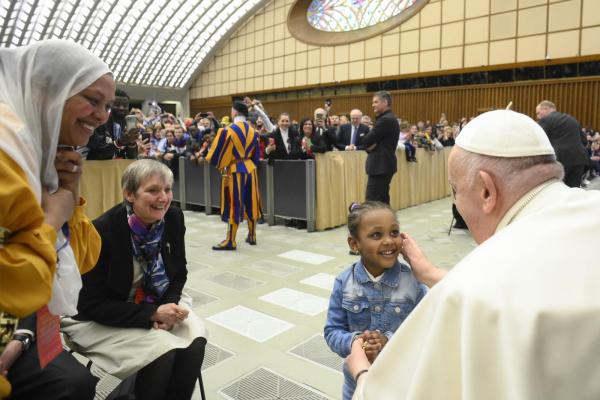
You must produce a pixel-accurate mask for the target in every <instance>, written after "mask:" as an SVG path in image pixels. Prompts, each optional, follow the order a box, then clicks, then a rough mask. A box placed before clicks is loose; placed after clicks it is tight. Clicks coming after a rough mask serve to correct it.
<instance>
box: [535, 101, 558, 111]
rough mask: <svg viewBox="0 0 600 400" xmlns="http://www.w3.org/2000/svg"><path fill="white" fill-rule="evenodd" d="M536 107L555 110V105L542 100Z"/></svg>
mask: <svg viewBox="0 0 600 400" xmlns="http://www.w3.org/2000/svg"><path fill="white" fill-rule="evenodd" d="M537 106H538V107H540V108H549V109H551V110H556V104H554V103H553V102H551V101H550V100H543V101H541V102H540V104H538V105H537ZM536 108H537V107H536Z"/></svg>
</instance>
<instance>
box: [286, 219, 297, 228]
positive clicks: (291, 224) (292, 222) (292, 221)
mask: <svg viewBox="0 0 600 400" xmlns="http://www.w3.org/2000/svg"><path fill="white" fill-rule="evenodd" d="M297 225H298V223H297V222H296V220H295V219H290V220H289V221H288V222H286V223H285V226H287V227H288V228H295V227H296V226H297Z"/></svg>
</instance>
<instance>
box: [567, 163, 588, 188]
mask: <svg viewBox="0 0 600 400" xmlns="http://www.w3.org/2000/svg"><path fill="white" fill-rule="evenodd" d="M584 170H585V166H583V165H573V166H570V167H565V178H564V179H563V182H564V183H565V185H567V186H568V187H575V188H578V187H581V180H582V178H583V171H584Z"/></svg>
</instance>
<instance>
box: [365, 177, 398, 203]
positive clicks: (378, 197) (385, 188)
mask: <svg viewBox="0 0 600 400" xmlns="http://www.w3.org/2000/svg"><path fill="white" fill-rule="evenodd" d="M392 176H394V174H392V175H369V179H368V181H367V195H366V200H367V201H380V202H382V203H385V204H390V182H391V181H392Z"/></svg>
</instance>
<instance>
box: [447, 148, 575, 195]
mask: <svg viewBox="0 0 600 400" xmlns="http://www.w3.org/2000/svg"><path fill="white" fill-rule="evenodd" d="M460 150H461V151H460V152H456V159H455V160H456V163H455V165H460V168H462V169H463V170H464V171H466V176H465V179H466V181H465V182H466V184H467V185H468V187H472V186H473V184H474V183H475V179H476V177H477V176H478V174H479V171H486V172H487V173H489V174H490V175H492V176H493V177H495V178H498V179H500V180H501V181H502V182H503V183H504V185H505V186H506V187H510V188H512V189H514V190H515V191H519V188H522V189H533V188H534V187H535V186H537V185H538V184H540V183H542V182H545V181H547V180H550V179H552V178H556V179H562V178H563V175H564V170H563V167H562V165H561V164H560V163H559V162H558V161H556V156H555V155H554V154H548V155H541V156H529V157H510V158H507V157H493V156H487V155H481V154H476V153H473V152H470V151H467V150H464V149H462V148H461V149H460Z"/></svg>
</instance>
